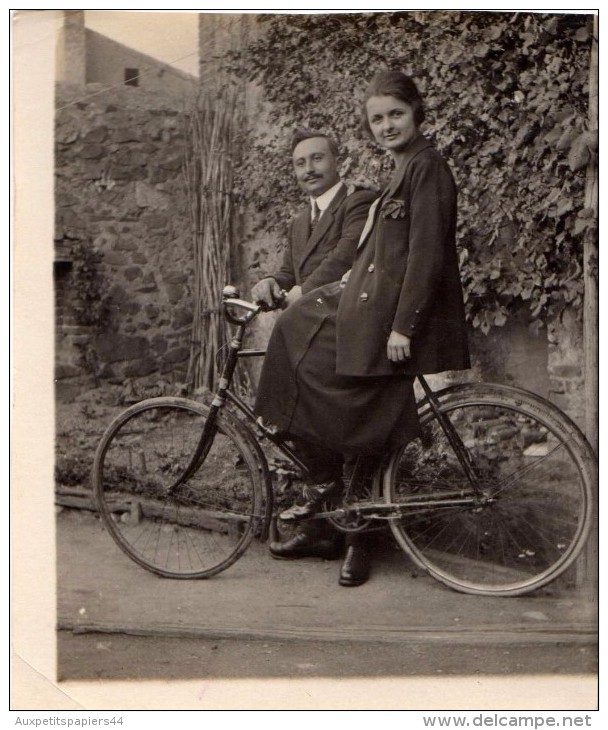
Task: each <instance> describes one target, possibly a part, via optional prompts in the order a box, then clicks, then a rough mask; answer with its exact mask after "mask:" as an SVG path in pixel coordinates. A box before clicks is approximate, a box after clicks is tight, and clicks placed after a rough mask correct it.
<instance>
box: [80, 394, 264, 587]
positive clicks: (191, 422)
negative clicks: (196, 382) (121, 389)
mask: <svg viewBox="0 0 608 730" xmlns="http://www.w3.org/2000/svg"><path fill="white" fill-rule="evenodd" d="M208 414H209V408H208V406H206V405H204V404H202V403H198V402H197V401H191V400H187V399H184V398H171V397H161V398H151V399H148V400H145V401H142V402H140V403H137V404H135V405H133V406H131V407H130V408H128V409H127V410H125V411H124V412H123V413H121V414H119V415H118V416H117V417H116V418H115V419H114V421H113V422H112V423H111V424H110V426H109V427H108V428H107V430H106V432H105V433H104V435H103V437H102V439H101V441H100V443H99V446H98V448H97V451H96V454H95V462H94V467H93V486H94V490H95V495H96V499H97V504H98V508H99V513H100V515H101V518H102V520H103V523H104V525H105V527H106V528H107V530H108V532H109V533H110V535H111V536H112V538H113V539H114V541H115V542H116V543H117V545H118V546H119V547H120V548H121V550H122V551H123V552H124V553H126V554H127V555H128V556H129V557H130V558H131V559H132V560H133V561H135V562H136V563H137V564H138V565H140V566H141V567H143V568H145V569H146V570H149V571H151V572H152V573H155V574H157V575H160V576H163V577H168V578H181V579H188V578H209V577H211V576H214V575H217V574H218V573H220V572H221V571H223V570H226V568H228V567H230V566H231V565H232V564H233V563H235V562H236V560H238V558H239V557H241V555H242V554H243V553H244V552H245V550H246V549H247V547H248V546H249V544H250V543H251V540H252V539H253V537H254V535H256V534H260V533H262V532H263V531H264V530H265V526H266V523H267V519H268V517H267V513H268V509H269V508H268V506H267V505H268V500H266V504H265V500H264V487H265V485H264V478H265V477H264V470H263V468H260V463H259V459H258V455H257V454H256V453H255V452H254V450H253V449H252V447H251V444H250V439H249V437H248V434H247V433H246V429H245V427H244V426H242V424H240V422H238V421H237V419H235V418H234V417H230V416H228V415H226V414H224V413H220V414H218V416H217V430H216V433H215V436H214V437H213V440H212V442H211V443H210V444H209V446H208V448H207V449H206V450H205V452H204V458H203V460H202V463H201V464H200V465H199V467H198V469H197V470H196V472H195V473H194V474H192V475H191V476H190V477H189V478H188V479H187V480H186V481H185V482H184V483H183V484H181V485H179V486H177V487H175V484H176V482H177V480H178V477H179V476H180V474H183V473H184V470H185V467H186V466H187V465H188V463H189V462H190V459H191V457H192V454H193V453H194V451H195V448H196V446H197V443H198V439H199V438H200V435H201V433H202V429H203V425H204V423H205V419H206V418H207V417H208ZM172 486H173V487H174V489H173V490H172V491H170V487H172Z"/></svg>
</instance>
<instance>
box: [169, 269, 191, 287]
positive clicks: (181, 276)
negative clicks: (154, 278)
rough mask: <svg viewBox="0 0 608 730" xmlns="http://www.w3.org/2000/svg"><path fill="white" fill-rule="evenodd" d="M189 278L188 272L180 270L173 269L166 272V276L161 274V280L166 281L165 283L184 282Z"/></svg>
mask: <svg viewBox="0 0 608 730" xmlns="http://www.w3.org/2000/svg"><path fill="white" fill-rule="evenodd" d="M189 278H190V275H189V274H186V273H183V272H181V271H174V272H172V273H170V274H166V276H163V281H165V282H167V284H185V283H186V282H187V281H188V279H189Z"/></svg>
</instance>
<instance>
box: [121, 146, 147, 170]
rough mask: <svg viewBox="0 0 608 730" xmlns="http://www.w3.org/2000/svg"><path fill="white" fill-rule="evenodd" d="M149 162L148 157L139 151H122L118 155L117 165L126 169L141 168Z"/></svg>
mask: <svg viewBox="0 0 608 730" xmlns="http://www.w3.org/2000/svg"><path fill="white" fill-rule="evenodd" d="M147 162H148V155H144V154H143V153H142V152H139V151H138V150H129V149H125V150H120V152H119V153H118V154H117V155H116V163H117V164H118V165H124V166H125V167H141V166H143V165H145V164H147Z"/></svg>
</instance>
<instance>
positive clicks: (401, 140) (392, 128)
mask: <svg viewBox="0 0 608 730" xmlns="http://www.w3.org/2000/svg"><path fill="white" fill-rule="evenodd" d="M365 107H366V110H367V121H368V122H369V126H370V129H371V130H372V134H373V135H374V139H375V140H376V142H378V144H380V145H382V147H384V148H385V149H387V150H389V151H393V152H398V151H399V150H401V149H402V148H403V147H405V146H406V145H407V144H409V142H411V141H412V139H413V138H414V137H415V136H416V135H417V134H418V127H417V125H416V123H415V122H414V112H413V110H412V107H411V106H410V105H409V104H407V103H406V102H405V101H401V99H397V97H395V96H372V97H370V98H369V99H368V100H367V103H366V105H365Z"/></svg>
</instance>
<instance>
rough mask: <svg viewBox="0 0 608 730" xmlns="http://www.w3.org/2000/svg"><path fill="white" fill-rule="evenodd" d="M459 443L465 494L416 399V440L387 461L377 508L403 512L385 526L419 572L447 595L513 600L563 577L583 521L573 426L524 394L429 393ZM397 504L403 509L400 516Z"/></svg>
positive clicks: (586, 479) (585, 493)
mask: <svg viewBox="0 0 608 730" xmlns="http://www.w3.org/2000/svg"><path fill="white" fill-rule="evenodd" d="M436 397H437V398H438V400H439V402H440V408H441V411H442V412H443V413H444V414H445V415H446V416H447V417H448V418H449V419H450V421H451V423H452V425H453V427H454V429H455V430H456V432H457V433H458V436H459V438H460V440H461V441H462V443H463V445H464V447H465V450H466V453H467V454H468V458H469V460H470V463H471V464H472V467H473V470H474V471H475V472H476V474H477V481H478V484H479V486H480V487H481V492H482V494H483V498H482V499H481V500H479V499H477V500H474V499H473V497H474V490H473V488H472V487H471V484H470V482H469V481H468V479H467V476H466V475H465V471H464V469H463V466H462V464H461V462H460V460H459V459H458V457H457V456H456V454H455V453H454V450H453V448H452V447H451V445H450V444H449V443H448V440H447V438H446V435H445V433H444V431H443V430H442V428H441V426H440V424H439V423H438V420H437V417H436V415H435V414H434V412H433V411H432V409H431V408H430V406H429V404H428V402H426V401H424V402H423V405H422V407H421V410H420V411H419V416H420V421H421V425H422V429H423V438H422V439H421V440H416V441H415V442H413V443H412V444H409V445H408V446H407V447H405V448H403V449H401V450H399V451H397V452H396V453H395V454H393V456H392V458H391V460H390V462H389V465H388V468H387V470H386V472H385V480H384V496H385V499H386V501H388V502H390V503H393V504H394V503H397V504H399V505H402V506H403V507H404V514H403V516H401V517H399V518H394V519H393V520H392V521H391V523H390V526H391V529H392V531H393V534H394V536H395V538H396V539H397V542H398V543H399V545H400V546H401V547H402V548H403V549H404V550H405V552H407V553H408V554H409V555H410V556H411V557H412V558H413V560H414V561H415V562H416V563H417V564H418V566H419V567H421V568H423V569H424V570H426V571H427V572H428V573H429V574H430V575H432V576H433V577H434V578H436V579H437V580H439V581H441V582H442V583H444V584H445V585H447V586H450V587H451V588H454V589H456V590H459V591H462V592H465V593H473V594H481V595H498V596H506V595H521V594H524V593H528V592H530V591H533V590H536V589H537V588H540V587H541V586H544V585H546V584H547V583H549V582H550V581H552V580H554V579H555V578H556V577H557V576H559V575H560V574H561V573H563V572H564V571H565V570H566V569H567V568H568V567H569V566H570V565H572V563H573V561H574V560H575V559H576V557H577V556H578V555H579V553H580V551H581V549H582V547H583V544H584V542H585V540H586V538H587V536H588V534H589V530H590V527H591V521H592V486H593V483H594V477H595V469H594V455H593V452H592V450H591V448H590V447H589V445H588V443H587V442H586V440H585V438H584V436H583V435H582V433H581V432H580V430H579V429H578V428H577V426H576V425H575V424H574V423H573V422H572V421H570V420H569V419H568V418H567V417H566V416H565V415H564V414H563V413H561V412H560V411H559V410H558V409H557V408H555V406H553V405H552V404H550V403H548V402H547V401H544V400H543V399H541V398H539V397H538V396H535V395H534V394H531V393H527V392H526V391H519V390H517V389H514V388H502V387H500V386H483V385H469V386H467V385H465V386H459V387H455V388H448V389H446V390H445V391H442V392H440V393H438V394H436ZM406 507H407V510H406V509H405V508H406Z"/></svg>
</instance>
